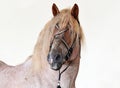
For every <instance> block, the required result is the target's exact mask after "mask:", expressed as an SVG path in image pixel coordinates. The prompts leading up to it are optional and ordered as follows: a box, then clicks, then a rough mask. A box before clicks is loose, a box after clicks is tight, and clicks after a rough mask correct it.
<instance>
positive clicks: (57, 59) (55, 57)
mask: <svg viewBox="0 0 120 88" xmlns="http://www.w3.org/2000/svg"><path fill="white" fill-rule="evenodd" d="M47 60H48V63H49V64H50V66H51V68H52V69H53V70H59V69H60V68H61V67H62V64H63V57H62V54H60V53H58V52H56V51H53V52H50V53H49V54H48V57H47Z"/></svg>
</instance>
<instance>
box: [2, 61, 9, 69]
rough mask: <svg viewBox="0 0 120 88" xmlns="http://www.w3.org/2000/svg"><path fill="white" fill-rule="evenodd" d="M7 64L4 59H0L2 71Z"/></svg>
mask: <svg viewBox="0 0 120 88" xmlns="http://www.w3.org/2000/svg"><path fill="white" fill-rule="evenodd" d="M7 66H8V65H7V64H6V63H4V62H3V61H0V71H1V70H3V69H4V68H5V67H7Z"/></svg>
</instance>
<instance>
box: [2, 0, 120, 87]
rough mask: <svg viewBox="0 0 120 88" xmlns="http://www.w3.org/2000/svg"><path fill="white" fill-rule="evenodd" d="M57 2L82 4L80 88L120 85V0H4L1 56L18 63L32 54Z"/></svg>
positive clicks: (80, 6) (78, 80) (61, 3)
mask: <svg viewBox="0 0 120 88" xmlns="http://www.w3.org/2000/svg"><path fill="white" fill-rule="evenodd" d="M53 2H55V3H56V4H57V6H58V7H59V9H63V8H66V7H72V6H73V5H74V3H77V4H78V5H79V8H80V13H79V18H80V23H81V25H82V27H83V31H84V34H85V37H86V40H85V41H86V44H85V46H84V48H83V50H82V59H81V66H80V71H79V74H78V77H77V82H76V85H77V88H120V1H119V0H76V1H75V0H74V1H73V0H0V60H2V61H4V62H6V63H7V64H10V65H17V64H20V63H22V62H24V61H25V60H26V58H27V57H28V56H29V55H31V54H32V52H33V48H34V45H35V43H36V41H37V37H38V34H39V32H40V31H41V29H43V27H44V25H45V24H46V23H47V22H48V21H49V20H50V19H51V18H52V13H51V6H52V3H53ZM46 43H47V41H46Z"/></svg>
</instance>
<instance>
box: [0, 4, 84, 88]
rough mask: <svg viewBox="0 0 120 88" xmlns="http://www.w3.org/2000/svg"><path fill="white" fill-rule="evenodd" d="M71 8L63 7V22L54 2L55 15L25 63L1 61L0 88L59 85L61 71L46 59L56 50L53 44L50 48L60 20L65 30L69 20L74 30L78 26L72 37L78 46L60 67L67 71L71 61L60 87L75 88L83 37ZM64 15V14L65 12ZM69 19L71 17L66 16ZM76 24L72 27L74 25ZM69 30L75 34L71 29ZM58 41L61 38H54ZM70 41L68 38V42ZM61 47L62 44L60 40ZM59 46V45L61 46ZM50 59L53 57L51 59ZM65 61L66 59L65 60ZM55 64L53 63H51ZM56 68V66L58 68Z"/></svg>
mask: <svg viewBox="0 0 120 88" xmlns="http://www.w3.org/2000/svg"><path fill="white" fill-rule="evenodd" d="M76 8H77V10H78V7H76V5H74V7H73V10H74V9H75V11H77V10H76ZM70 12H72V11H70V10H63V11H62V12H61V15H62V16H63V18H62V20H63V19H66V20H64V21H61V15H60V16H59V15H58V18H57V17H56V15H57V14H58V13H59V11H58V9H57V7H56V6H55V4H54V5H53V15H54V16H55V17H54V18H53V19H52V21H50V22H48V23H47V24H46V26H45V28H44V29H43V30H42V31H41V32H40V34H39V37H38V41H37V43H36V45H35V48H34V52H33V54H32V56H30V57H29V58H28V59H27V60H26V61H25V62H24V63H23V64H20V65H17V66H9V65H7V64H5V63H4V62H0V88H56V87H57V83H58V76H59V72H58V71H57V70H56V71H55V70H53V69H51V65H50V64H49V63H48V62H49V61H47V58H48V54H49V53H50V52H52V49H54V43H53V46H52V48H51V50H50V46H51V45H50V44H51V43H50V42H51V39H52V38H53V37H54V36H53V34H54V32H55V30H53V29H54V27H55V24H56V23H57V22H60V21H61V23H60V25H61V26H60V28H61V29H63V28H64V27H65V26H66V25H67V23H68V22H69V21H71V20H72V21H71V22H69V23H70V25H71V30H72V31H73V29H75V30H74V31H75V33H76V34H77V36H76V37H74V35H71V38H72V42H73V37H74V38H75V46H74V49H73V52H72V55H71V56H70V57H69V58H70V59H69V60H68V61H67V60H66V61H65V62H63V64H62V66H61V67H60V70H64V69H65V68H66V67H67V66H68V64H69V62H72V63H71V64H70V66H69V67H68V68H67V70H66V71H65V72H64V73H63V74H62V75H61V76H62V77H61V80H60V85H61V88H75V80H76V77H77V74H78V70H79V63H80V48H81V47H80V46H81V43H80V41H81V40H82V36H83V34H82V30H81V27H80V26H79V25H78V21H77V20H78V17H76V14H78V13H76V12H74V11H73V12H72V13H75V14H73V16H75V17H74V18H75V19H77V20H75V19H74V18H73V17H71V14H70ZM64 14H65V15H64ZM67 18H68V19H67ZM72 25H73V26H72ZM68 33H69V31H67V32H65V34H64V35H65V37H67V38H69V37H68ZM70 33H72V32H71V31H70ZM56 41H59V40H57V39H56V40H55V42H56ZM59 42H61V41H59ZM69 42H70V41H68V43H69ZM59 46H61V47H62V46H63V47H64V48H65V46H64V45H61V43H59ZM61 47H60V48H61ZM50 59H51V58H50ZM63 61H64V60H63ZM52 63H53V62H52ZM56 68H57V67H56Z"/></svg>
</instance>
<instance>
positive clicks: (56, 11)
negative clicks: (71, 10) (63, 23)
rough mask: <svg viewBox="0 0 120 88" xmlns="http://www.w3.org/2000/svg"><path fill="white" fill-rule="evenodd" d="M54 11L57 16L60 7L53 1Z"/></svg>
mask: <svg viewBox="0 0 120 88" xmlns="http://www.w3.org/2000/svg"><path fill="white" fill-rule="evenodd" d="M52 13H53V16H56V15H57V14H58V13H59V9H58V7H57V6H56V4H55V3H53V5H52Z"/></svg>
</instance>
